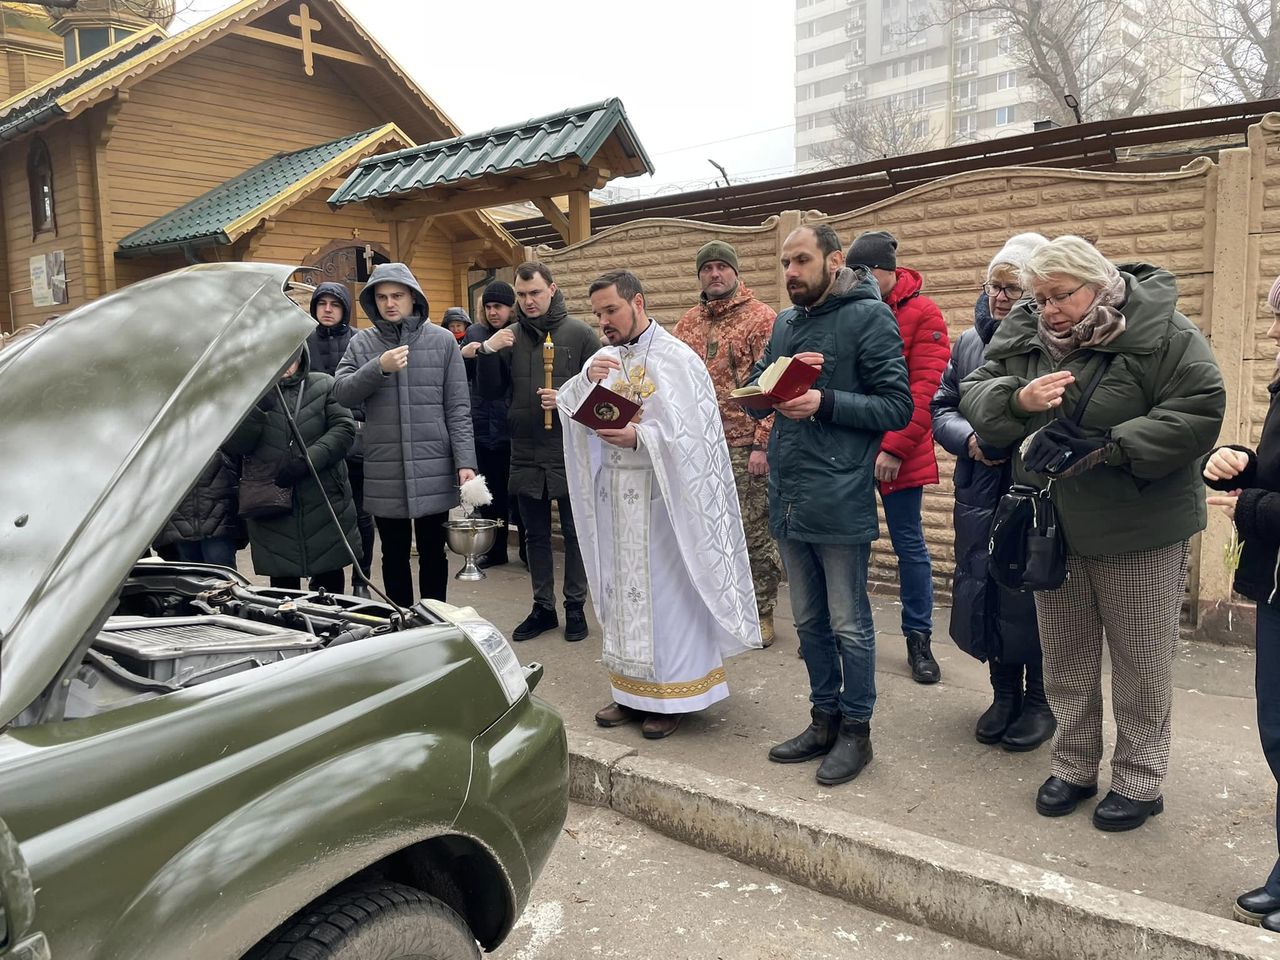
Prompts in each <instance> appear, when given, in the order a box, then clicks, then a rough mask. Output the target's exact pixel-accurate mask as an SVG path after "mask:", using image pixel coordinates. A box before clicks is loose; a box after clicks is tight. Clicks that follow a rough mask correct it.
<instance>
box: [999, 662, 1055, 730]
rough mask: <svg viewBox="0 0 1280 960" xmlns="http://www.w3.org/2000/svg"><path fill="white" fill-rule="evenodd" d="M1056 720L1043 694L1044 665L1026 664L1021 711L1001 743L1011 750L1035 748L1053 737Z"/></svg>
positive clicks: (1038, 663) (1037, 663)
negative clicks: (1025, 688) (1025, 684)
mask: <svg viewBox="0 0 1280 960" xmlns="http://www.w3.org/2000/svg"><path fill="white" fill-rule="evenodd" d="M1057 729H1058V721H1057V720H1055V719H1054V717H1053V711H1052V710H1050V709H1049V701H1048V700H1046V699H1045V696H1044V667H1043V666H1042V665H1041V664H1040V662H1039V661H1037V662H1036V663H1028V664H1027V692H1026V693H1025V694H1024V695H1023V697H1022V713H1021V715H1019V717H1018V719H1017V720H1015V721H1013V723H1011V724H1009V729H1008V730H1006V731H1005V732H1004V738H1003V739H1002V740H1001V741H1000V746H1002V747H1004V748H1005V749H1006V750H1009V751H1011V752H1012V753H1024V752H1025V751H1027V750H1034V749H1035V748H1036V747H1038V746H1040V744H1042V743H1044V742H1045V741H1046V740H1049V739H1051V738H1052V737H1053V734H1054V732H1055V731H1056V730H1057Z"/></svg>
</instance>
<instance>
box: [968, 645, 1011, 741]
mask: <svg viewBox="0 0 1280 960" xmlns="http://www.w3.org/2000/svg"><path fill="white" fill-rule="evenodd" d="M987 669H988V671H989V672H990V674H991V691H992V693H993V694H994V698H993V699H992V701H991V706H989V707H987V709H986V711H985V712H984V713H983V714H982V716H980V717H979V718H978V723H977V726H975V727H974V729H973V735H974V736H975V737H976V738H977V740H978V742H979V743H999V742H1000V738H1001V737H1003V736H1004V732H1005V731H1006V730H1008V729H1009V724H1011V723H1013V721H1014V720H1016V719H1017V718H1018V714H1019V713H1020V712H1021V711H1022V664H1020V663H1012V664H1010V663H995V662H994V661H993V662H991V663H989V664H987Z"/></svg>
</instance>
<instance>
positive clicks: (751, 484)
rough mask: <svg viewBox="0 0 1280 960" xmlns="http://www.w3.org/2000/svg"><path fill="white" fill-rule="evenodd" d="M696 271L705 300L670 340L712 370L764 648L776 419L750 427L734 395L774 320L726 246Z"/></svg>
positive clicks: (769, 605)
mask: <svg viewBox="0 0 1280 960" xmlns="http://www.w3.org/2000/svg"><path fill="white" fill-rule="evenodd" d="M696 267H697V271H698V282H699V283H700V284H701V286H702V297H701V300H700V302H699V304H698V306H696V307H693V308H692V309H690V310H689V311H688V312H687V313H686V314H685V315H684V316H683V317H681V318H680V320H679V322H678V323H676V325H675V329H674V330H673V331H672V332H673V333H674V334H675V336H676V338H677V339H679V340H681V341H683V342H684V343H685V344H687V345H688V346H689V347H690V348H691V349H692V350H693V352H694V353H696V354H697V355H698V356H699V357H700V358H701V359H702V362H703V363H705V364H706V365H707V370H708V371H709V372H710V373H711V381H712V383H713V384H714V385H715V388H716V399H717V401H718V402H719V404H720V419H721V421H722V422H723V424H724V438H725V441H726V442H727V443H728V444H729V459H730V460H731V461H732V463H733V480H734V485H735V487H736V488H737V492H738V508H739V511H740V512H741V513H742V526H743V530H744V531H745V533H746V537H747V553H748V555H749V556H750V558H751V581H752V583H753V584H754V586H755V595H756V611H757V613H758V614H759V617H760V636H761V638H762V640H763V643H764V645H765V646H766V647H767V646H769V645H770V644H771V643H773V609H774V607H775V606H776V605H777V603H778V584H779V583H780V582H781V580H782V557H781V556H780V555H779V553H778V542H777V541H776V540H774V539H773V535H772V534H771V533H770V532H769V459H768V455H767V454H766V452H765V451H766V449H767V447H768V443H769V431H770V429H771V427H772V426H773V417H766V418H765V419H764V420H760V421H756V420H753V419H751V417H749V416H748V415H747V413H746V411H745V410H743V409H742V407H741V405H740V404H737V403H735V402H734V401H733V400H731V399H729V394H730V392H732V391H733V390H735V389H737V388H738V387H741V386H743V385H744V384H745V383H746V382H747V378H748V377H749V376H750V375H751V368H752V367H753V366H755V362H756V361H757V360H759V359H760V357H761V355H762V354H763V353H764V348H765V345H766V344H767V343H768V342H769V337H770V335H771V334H772V333H773V321H774V320H775V319H776V317H777V314H776V313H774V312H773V308H772V307H770V306H768V305H767V304H764V303H761V302H760V301H759V300H757V299H756V298H755V296H754V295H753V294H752V292H751V291H750V289H748V288H747V286H746V284H744V283H743V282H742V281H741V280H740V279H739V277H738V252H737V251H736V250H735V249H734V248H733V247H732V246H731V245H729V244H727V243H725V242H724V241H723V240H712V241H711V242H710V243H707V244H704V245H703V247H702V249H700V250H699V251H698V256H697V260H696Z"/></svg>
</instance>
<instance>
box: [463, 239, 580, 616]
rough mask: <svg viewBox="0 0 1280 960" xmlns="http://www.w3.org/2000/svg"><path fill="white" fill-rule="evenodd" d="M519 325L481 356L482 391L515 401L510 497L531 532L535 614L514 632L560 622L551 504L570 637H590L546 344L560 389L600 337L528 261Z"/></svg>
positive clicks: (487, 344) (518, 289)
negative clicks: (546, 397) (547, 397)
mask: <svg viewBox="0 0 1280 960" xmlns="http://www.w3.org/2000/svg"><path fill="white" fill-rule="evenodd" d="M515 293H516V301H517V304H516V322H515V323H513V324H509V325H508V326H506V327H504V328H503V329H501V330H499V331H498V332H497V333H495V334H494V335H493V336H491V337H489V338H488V339H487V340H485V341H484V343H482V344H481V345H480V347H479V350H478V353H477V355H476V387H477V391H478V393H479V395H480V396H481V397H482V398H483V399H485V400H501V399H503V398H510V401H511V406H510V409H509V410H508V413H507V425H508V426H509V427H510V433H511V481H510V491H511V494H512V495H513V496H514V497H516V498H517V504H518V507H519V511H520V523H521V526H523V527H524V528H525V536H526V541H527V544H526V550H527V553H528V557H529V577H530V579H531V580H532V581H533V610H532V611H531V612H530V614H529V616H527V617H526V618H525V619H524V621H523V622H522V623H520V624H519V625H518V626H517V627H516V628H515V630H514V631H513V632H512V634H511V639H512V640H529V639H531V638H533V637H536V636H537V635H538V634H540V633H544V632H546V631H547V630H554V629H555V628H556V627H558V626H559V625H560V621H559V618H558V617H557V616H556V582H555V564H554V559H553V557H552V553H551V504H552V502H554V503H555V504H556V507H557V510H558V511H559V514H560V532H561V534H562V535H563V537H564V613H565V631H564V638H565V639H566V640H582V639H584V638H585V637H586V636H587V620H586V616H585V615H584V613H583V605H584V604H585V603H586V600H587V572H586V568H585V567H584V566H583V564H582V554H581V553H580V552H579V550H578V535H577V530H576V529H575V528H574V525H573V508H572V507H571V506H570V505H569V482H568V479H567V478H566V476H565V468H564V433H563V431H562V428H561V425H560V418H559V414H558V413H556V412H555V411H552V413H551V427H550V429H547V427H546V426H545V421H544V419H543V417H544V414H543V408H542V397H541V394H542V392H543V390H544V389H545V387H544V383H545V381H544V379H543V377H544V374H543V365H542V363H543V347H544V344H545V341H546V340H547V338H548V337H550V339H551V342H552V344H553V345H554V347H555V360H554V365H553V367H552V380H551V385H552V387H553V388H554V389H557V390H558V389H559V388H560V386H561V384H563V383H564V382H565V381H566V380H569V379H570V378H572V377H574V376H576V375H577V373H578V372H579V371H580V370H581V369H582V368H583V367H584V366H586V363H587V361H588V360H589V359H590V358H591V355H592V354H593V353H595V352H596V350H597V349H599V347H600V341H599V339H597V336H596V333H595V331H594V330H592V329H591V327H589V326H588V325H587V324H585V323H583V322H582V321H581V320H577V319H575V318H574V317H571V316H569V312H568V311H567V310H566V309H565V305H564V296H563V294H561V293H560V291H559V290H558V289H557V288H556V285H555V281H554V280H553V279H552V277H551V271H550V270H549V269H547V267H546V265H545V264H541V263H522V264H521V265H520V266H518V267H517V268H516V282H515Z"/></svg>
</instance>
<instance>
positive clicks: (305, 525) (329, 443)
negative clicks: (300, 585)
mask: <svg viewBox="0 0 1280 960" xmlns="http://www.w3.org/2000/svg"><path fill="white" fill-rule="evenodd" d="M280 389H281V391H282V392H283V393H284V402H285V404H286V405H287V406H288V408H289V413H292V412H293V410H294V409H295V407H296V406H297V403H298V390H299V389H301V390H302V391H303V394H302V408H301V410H300V411H299V413H298V417H297V422H298V429H299V431H300V432H301V433H302V438H303V440H304V441H306V444H307V454H308V455H309V456H310V458H311V462H312V463H313V464H314V465H315V468H316V472H317V473H319V474H320V478H321V480H322V481H323V483H324V495H325V496H328V498H329V502H330V503H332V504H333V509H334V512H335V513H336V514H337V515H338V519H339V520H340V521H341V523H342V529H341V530H338V529H335V527H334V525H333V518H332V517H331V516H330V515H329V510H328V508H327V507H326V506H325V504H324V496H322V495H321V493H320V488H319V487H317V486H316V482H315V479H314V478H313V477H312V476H311V475H310V472H308V473H307V475H306V476H305V477H303V479H302V480H300V481H298V483H297V484H296V485H295V486H294V488H293V509H292V510H291V511H290V512H289V513H287V514H284V515H282V516H279V517H271V518H268V519H265V520H249V521H247V523H248V527H249V545H250V547H251V548H252V550H253V569H254V571H255V572H256V573H257V574H258V575H259V576H263V577H310V576H314V575H315V574H318V573H328V572H329V571H331V570H339V569H341V568H342V567H345V566H348V565H349V564H350V563H351V556H350V554H349V553H348V552H347V548H346V547H345V546H344V545H343V542H342V538H343V534H344V533H345V535H346V540H347V543H349V544H351V548H352V550H354V552H355V554H356V556H359V555H360V534H359V532H358V531H357V528H356V509H355V505H354V504H353V503H352V500H351V483H350V481H349V480H348V479H347V464H346V460H345V458H346V455H347V450H349V449H350V447H351V442H352V441H353V440H354V439H355V435H356V422H355V420H354V419H353V418H352V416H351V411H349V410H348V409H347V408H346V407H344V406H342V404H340V403H338V401H337V400H336V399H335V398H334V396H333V378H332V377H330V376H329V375H328V374H324V373H311V372H309V366H308V358H307V352H306V351H305V350H304V351H303V352H302V362H301V365H300V366H299V368H298V371H297V372H296V373H294V374H293V376H290V377H285V378H284V379H283V380H281V381H280ZM267 396H268V397H275V390H274V388H273V389H272V391H271V392H270V393H268V394H267ZM269 402H270V401H269ZM291 437H292V434H291V433H290V430H289V423H288V418H287V416H286V414H285V411H284V410H283V409H282V408H281V406H280V402H279V400H278V399H277V400H275V402H274V403H272V404H271V408H270V409H269V410H267V411H266V412H263V411H262V410H261V409H258V408H254V410H253V411H252V412H251V413H250V414H249V416H248V417H246V418H245V421H244V422H243V423H242V424H240V426H239V427H237V428H236V431H235V433H233V434H232V435H231V439H230V440H228V441H227V443H226V445H225V447H224V449H226V450H227V451H228V452H230V453H232V454H239V455H242V456H246V457H249V456H251V457H253V458H255V459H258V460H262V461H264V462H265V463H269V464H276V465H280V466H283V465H284V464H285V463H286V462H287V461H288V460H290V459H292V458H294V457H296V456H298V455H299V453H298V449H297V447H296V445H295V446H290V442H289V441H290V439H291Z"/></svg>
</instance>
